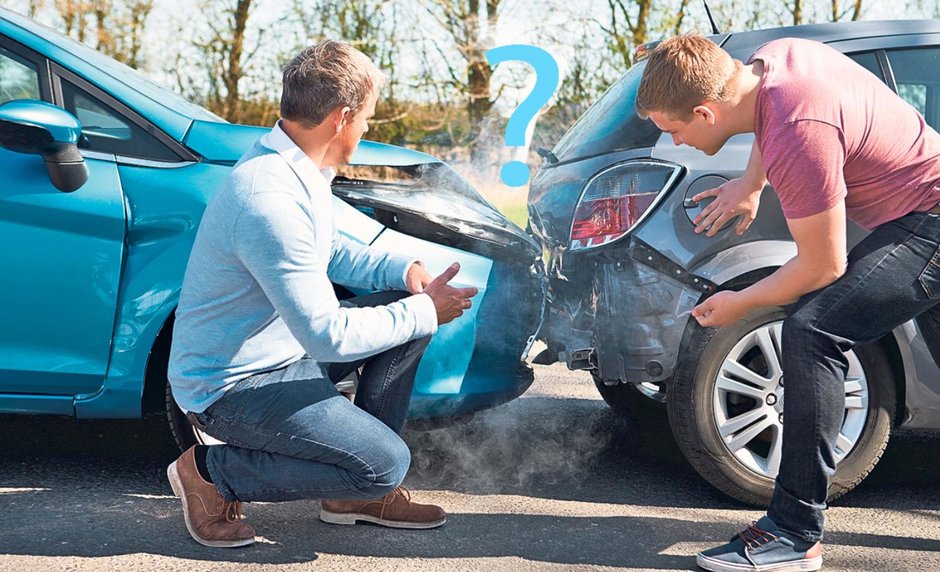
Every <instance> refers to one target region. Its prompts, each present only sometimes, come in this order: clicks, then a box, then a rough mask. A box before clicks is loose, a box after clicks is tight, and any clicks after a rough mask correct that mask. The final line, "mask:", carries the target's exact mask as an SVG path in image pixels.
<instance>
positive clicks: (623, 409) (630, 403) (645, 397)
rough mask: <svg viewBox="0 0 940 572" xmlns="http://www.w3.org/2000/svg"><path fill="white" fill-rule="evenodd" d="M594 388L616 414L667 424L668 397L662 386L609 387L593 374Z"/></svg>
mask: <svg viewBox="0 0 940 572" xmlns="http://www.w3.org/2000/svg"><path fill="white" fill-rule="evenodd" d="M591 377H592V378H593V379H594V386H595V387H597V391H598V393H600V394H601V398H603V399H604V403H606V404H607V405H608V406H610V408H611V409H612V410H613V412H614V413H616V414H617V415H619V416H621V417H625V418H627V419H633V420H637V421H641V422H652V423H665V421H666V419H667V417H666V395H665V393H664V392H663V391H662V389H661V386H659V387H657V386H654V385H652V384H646V385H643V386H638V385H637V384H635V383H618V384H616V385H607V384H606V383H604V382H603V381H601V380H600V379H599V378H598V377H597V375H595V374H594V372H591Z"/></svg>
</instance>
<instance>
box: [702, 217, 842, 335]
mask: <svg viewBox="0 0 940 572" xmlns="http://www.w3.org/2000/svg"><path fill="white" fill-rule="evenodd" d="M787 225H788V226H789V227H790V233H791V234H792V235H793V239H794V240H795V241H796V248H797V255H796V256H794V257H793V258H792V259H790V261H788V262H787V263H786V264H784V265H783V266H781V267H780V268H779V269H777V271H776V272H774V273H773V274H771V275H770V276H768V277H766V278H764V279H763V280H761V281H759V282H757V283H756V284H754V285H753V286H750V287H748V288H745V289H744V290H741V291H740V292H731V291H724V292H719V293H717V294H715V295H714V296H711V297H710V298H708V299H707V300H705V301H704V302H702V303H701V304H699V305H698V306H696V307H695V308H694V309H693V310H692V315H693V316H694V317H695V318H696V319H697V320H698V323H699V324H700V325H702V326H705V327H720V326H725V325H728V324H730V323H732V322H734V321H735V320H738V319H740V318H743V317H744V316H745V315H746V314H747V313H748V312H750V311H751V310H753V309H755V308H763V307H768V306H782V305H786V304H792V303H793V302H796V301H797V300H799V298H800V296H802V295H804V294H808V293H809V292H813V291H815V290H818V289H820V288H823V287H825V286H828V285H830V284H832V283H833V282H835V281H836V280H838V279H839V277H840V276H842V274H843V273H844V272H845V264H846V243H845V225H846V222H845V202H844V201H839V202H838V204H836V205H835V206H834V207H832V208H830V209H828V210H826V211H824V212H821V213H819V214H816V215H812V216H808V217H805V218H800V219H793V220H788V221H787Z"/></svg>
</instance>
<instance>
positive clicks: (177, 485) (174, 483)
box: [166, 461, 255, 548]
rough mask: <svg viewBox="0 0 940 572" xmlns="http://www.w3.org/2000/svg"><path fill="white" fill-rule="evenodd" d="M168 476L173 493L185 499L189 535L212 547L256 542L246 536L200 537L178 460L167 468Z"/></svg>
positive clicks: (246, 544) (184, 508)
mask: <svg viewBox="0 0 940 572" xmlns="http://www.w3.org/2000/svg"><path fill="white" fill-rule="evenodd" d="M166 478H167V479H168V480H169V481H170V488H172V489H173V494H175V495H176V496H178V497H179V498H180V500H181V501H183V520H185V521H186V530H187V531H189V535H190V536H192V537H193V540H195V541H196V542H198V543H199V544H202V545H203V546H209V547H212V548H238V547H239V546H248V545H249V544H254V543H255V539H254V538H246V539H245V540H206V539H204V538H200V537H199V535H198V534H196V532H195V530H193V525H192V523H191V522H189V503H188V501H187V499H186V494H185V492H184V491H183V481H181V480H180V474H179V471H177V470H176V461H173V462H172V463H171V464H170V466H169V467H167V468H166Z"/></svg>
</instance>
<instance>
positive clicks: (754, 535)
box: [738, 522, 779, 550]
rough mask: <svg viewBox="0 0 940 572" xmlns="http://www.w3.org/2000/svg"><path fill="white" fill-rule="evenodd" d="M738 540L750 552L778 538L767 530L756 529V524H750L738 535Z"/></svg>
mask: <svg viewBox="0 0 940 572" xmlns="http://www.w3.org/2000/svg"><path fill="white" fill-rule="evenodd" d="M738 538H740V539H741V541H742V542H743V543H744V544H745V545H746V546H747V547H748V548H750V549H751V550H753V549H755V548H759V547H761V546H763V545H764V544H767V543H768V542H771V541H774V540H777V538H779V537H778V536H777V535H776V534H774V533H772V532H769V531H767V530H761V529H760V528H758V527H757V522H752V523H751V524H750V525H749V526H748V527H747V528H745V529H744V530H742V531H741V532H739V533H738Z"/></svg>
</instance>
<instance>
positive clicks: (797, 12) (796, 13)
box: [790, 0, 803, 26]
mask: <svg viewBox="0 0 940 572" xmlns="http://www.w3.org/2000/svg"><path fill="white" fill-rule="evenodd" d="M790 12H791V13H792V14H793V25H794V26H799V25H800V24H802V23H803V0H793V8H791V9H790Z"/></svg>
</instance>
